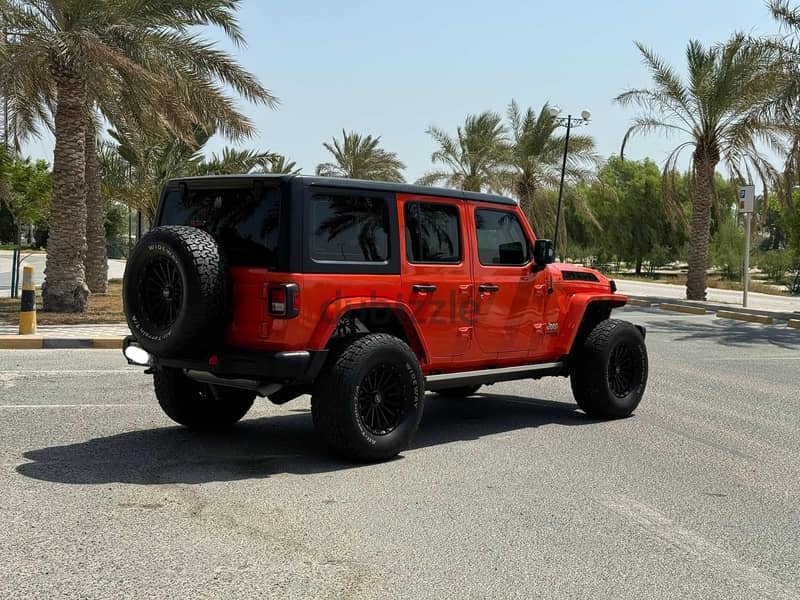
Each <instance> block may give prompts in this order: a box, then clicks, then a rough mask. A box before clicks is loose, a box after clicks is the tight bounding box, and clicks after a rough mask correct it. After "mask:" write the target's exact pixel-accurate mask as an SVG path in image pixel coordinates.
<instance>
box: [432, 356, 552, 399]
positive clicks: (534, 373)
mask: <svg viewBox="0 0 800 600" xmlns="http://www.w3.org/2000/svg"><path fill="white" fill-rule="evenodd" d="M566 374H567V369H566V364H565V363H563V362H553V363H540V364H538V365H520V366H518V367H498V368H495V369H481V370H478V371H463V372H461V373H441V374H436V375H428V376H427V377H426V378H425V389H426V390H430V391H434V392H435V391H436V390H444V389H448V388H453V387H460V386H462V385H478V384H489V383H498V382H500V381H514V380H517V379H539V378H540V377H547V376H549V375H566Z"/></svg>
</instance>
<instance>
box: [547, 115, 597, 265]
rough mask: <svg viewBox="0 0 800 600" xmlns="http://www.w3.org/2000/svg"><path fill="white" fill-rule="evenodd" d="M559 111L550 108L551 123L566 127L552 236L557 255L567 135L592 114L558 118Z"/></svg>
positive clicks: (567, 144) (565, 169)
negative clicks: (554, 227) (554, 229)
mask: <svg viewBox="0 0 800 600" xmlns="http://www.w3.org/2000/svg"><path fill="white" fill-rule="evenodd" d="M559 114H561V109H559V108H558V107H557V106H553V107H551V108H550V116H551V117H553V122H554V123H555V125H556V126H558V127H566V128H567V134H566V135H565V136H564V156H563V158H562V160H561V182H560V183H559V186H558V208H556V231H555V233H554V234H553V249H554V250H555V252H556V254H558V231H559V229H560V228H561V205H562V203H563V201H564V178H565V176H566V173H567V154H569V133H570V131H571V130H572V128H573V127H580V126H581V125H586V124H587V123H589V119H591V118H592V113H590V112H589V111H588V110H584V111H581V118H580V119H578V118H573V117H572V115H567V116H566V117H559V116H558V115H559Z"/></svg>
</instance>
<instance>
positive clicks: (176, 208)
mask: <svg viewBox="0 0 800 600" xmlns="http://www.w3.org/2000/svg"><path fill="white" fill-rule="evenodd" d="M281 198H282V191H281V188H280V187H266V186H263V187H262V186H257V187H253V186H249V187H241V188H233V189H197V190H191V189H189V190H185V191H181V190H174V191H170V192H168V193H167V196H166V197H165V199H164V202H163V206H162V208H161V216H160V220H159V224H160V225H189V226H191V227H197V228H199V229H203V230H205V231H207V232H209V233H210V234H211V235H213V236H214V238H215V239H216V240H217V242H218V243H219V244H220V246H222V248H223V249H224V250H225V253H226V255H227V257H228V260H229V261H230V263H231V264H234V265H242V266H257V267H266V268H268V269H273V270H275V269H277V268H278V265H279V260H280V258H281V257H280V256H279V240H280V229H281V227H280V226H281Z"/></svg>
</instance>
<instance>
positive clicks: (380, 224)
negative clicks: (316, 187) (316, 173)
mask: <svg viewBox="0 0 800 600" xmlns="http://www.w3.org/2000/svg"><path fill="white" fill-rule="evenodd" d="M311 221H312V227H313V229H312V232H313V236H312V238H311V259H312V260H314V261H317V262H348V263H384V264H385V263H386V262H387V260H388V258H389V206H388V204H387V202H386V199H385V198H368V197H362V196H346V195H341V196H340V195H324V196H322V195H319V196H314V197H313V198H312V199H311Z"/></svg>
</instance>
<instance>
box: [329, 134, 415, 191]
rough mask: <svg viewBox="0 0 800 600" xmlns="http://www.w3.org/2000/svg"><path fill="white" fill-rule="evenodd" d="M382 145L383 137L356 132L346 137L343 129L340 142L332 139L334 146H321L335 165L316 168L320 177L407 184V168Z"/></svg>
mask: <svg viewBox="0 0 800 600" xmlns="http://www.w3.org/2000/svg"><path fill="white" fill-rule="evenodd" d="M380 142H381V138H380V136H377V137H372V136H371V135H366V136H362V135H361V134H359V133H356V132H355V131H351V132H350V133H347V132H346V131H345V130H344V129H342V140H341V142H340V141H339V140H337V139H336V138H333V140H332V143H329V142H324V143H323V144H322V145H323V147H324V148H325V149H326V150H327V151H328V152H330V153H331V154H332V155H333V159H334V162H327V163H322V164H320V165H317V175H321V176H322V177H346V178H349V179H371V180H376V181H395V182H403V181H405V178H404V177H403V174H402V173H401V171H402V170H403V169H405V168H406V165H405V164H404V163H403V162H402V161H401V160H400V159H399V158H397V154H395V153H394V152H387V151H386V150H384V149H383V148H380V147H379V144H380Z"/></svg>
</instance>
